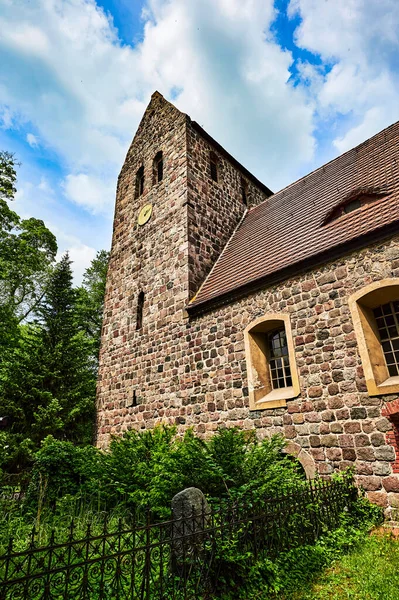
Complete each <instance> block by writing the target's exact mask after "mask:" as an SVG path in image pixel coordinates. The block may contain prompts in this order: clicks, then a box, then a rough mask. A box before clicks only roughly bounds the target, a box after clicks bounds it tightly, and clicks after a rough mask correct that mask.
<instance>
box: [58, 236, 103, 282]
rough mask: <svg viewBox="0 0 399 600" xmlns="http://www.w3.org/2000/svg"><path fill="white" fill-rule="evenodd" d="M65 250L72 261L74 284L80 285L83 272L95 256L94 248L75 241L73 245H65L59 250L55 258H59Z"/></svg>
mask: <svg viewBox="0 0 399 600" xmlns="http://www.w3.org/2000/svg"><path fill="white" fill-rule="evenodd" d="M65 251H68V253H69V258H70V259H71V261H72V270H73V275H74V284H75V285H80V284H81V283H82V279H83V275H84V272H85V271H86V269H87V267H89V266H90V263H91V261H92V260H93V258H95V256H96V250H95V248H91V247H90V246H86V245H85V244H82V243H81V242H78V243H75V245H73V244H72V245H68V246H66V247H65V248H64V250H63V251H62V252H59V254H58V257H57V258H58V259H59V258H60V257H61V256H62V254H64V252H65Z"/></svg>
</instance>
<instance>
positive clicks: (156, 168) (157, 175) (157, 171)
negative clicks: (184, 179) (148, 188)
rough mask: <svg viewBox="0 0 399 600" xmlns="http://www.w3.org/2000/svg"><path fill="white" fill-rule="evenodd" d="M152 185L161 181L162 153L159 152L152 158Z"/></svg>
mask: <svg viewBox="0 0 399 600" xmlns="http://www.w3.org/2000/svg"><path fill="white" fill-rule="evenodd" d="M152 173H153V176H152V185H155V184H156V183H159V182H160V181H162V179H163V153H162V150H160V151H159V152H158V153H157V154H156V155H155V158H154V163H153V169H152Z"/></svg>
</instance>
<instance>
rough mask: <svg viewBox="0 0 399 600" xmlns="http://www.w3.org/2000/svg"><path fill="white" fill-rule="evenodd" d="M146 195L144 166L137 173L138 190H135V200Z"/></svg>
mask: <svg viewBox="0 0 399 600" xmlns="http://www.w3.org/2000/svg"><path fill="white" fill-rule="evenodd" d="M143 193H144V167H143V165H142V166H141V167H140V168H139V170H138V171H137V173H136V188H135V194H134V195H135V198H139V197H140V196H142V195H143Z"/></svg>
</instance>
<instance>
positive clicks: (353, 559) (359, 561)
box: [294, 534, 399, 600]
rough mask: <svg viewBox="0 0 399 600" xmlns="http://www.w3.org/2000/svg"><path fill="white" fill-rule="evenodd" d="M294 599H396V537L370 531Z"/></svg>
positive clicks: (398, 595)
mask: <svg viewBox="0 0 399 600" xmlns="http://www.w3.org/2000/svg"><path fill="white" fill-rule="evenodd" d="M294 597H295V600H347V599H350V600H399V539H397V538H395V537H394V536H393V535H391V534H378V535H371V536H369V537H368V538H366V539H365V541H364V542H363V543H362V544H361V545H360V546H359V547H358V548H357V549H356V550H354V551H353V552H351V553H350V554H347V555H346V556H343V557H342V558H341V559H340V560H339V561H337V562H336V563H335V564H334V565H333V566H332V567H331V568H329V569H327V571H325V572H324V574H323V575H321V576H319V577H318V578H317V579H316V581H315V582H314V583H313V585H312V586H311V588H310V589H309V590H308V591H306V592H303V591H302V592H300V593H299V594H298V595H296V596H294Z"/></svg>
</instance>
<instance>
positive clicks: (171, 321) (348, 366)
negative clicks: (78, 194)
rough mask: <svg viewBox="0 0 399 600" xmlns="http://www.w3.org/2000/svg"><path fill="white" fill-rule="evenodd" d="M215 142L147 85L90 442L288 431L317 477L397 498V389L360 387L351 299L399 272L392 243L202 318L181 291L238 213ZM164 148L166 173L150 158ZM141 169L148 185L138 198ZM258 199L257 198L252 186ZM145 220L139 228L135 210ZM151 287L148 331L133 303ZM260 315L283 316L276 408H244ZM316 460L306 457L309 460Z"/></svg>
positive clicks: (379, 497) (235, 181)
mask: <svg viewBox="0 0 399 600" xmlns="http://www.w3.org/2000/svg"><path fill="white" fill-rule="evenodd" d="M211 148H212V147H211V145H210V144H209V142H208V141H206V140H203V139H200V137H198V132H197V131H194V130H193V129H192V126H191V124H190V121H189V119H188V118H187V117H186V115H183V114H182V113H180V112H179V111H178V110H177V109H175V108H174V107H173V106H172V105H171V104H169V103H167V102H166V101H165V100H164V99H163V98H162V96H160V95H159V94H155V95H154V96H153V99H152V101H151V103H150V105H149V107H148V109H147V111H146V113H145V115H144V118H143V120H142V122H141V124H140V127H139V130H138V132H137V134H136V136H135V139H134V141H133V143H132V146H131V148H130V150H129V152H128V155H127V158H126V162H125V165H124V167H123V169H122V172H121V175H120V178H119V181H118V189H117V202H116V210H115V221H114V235H113V245H112V253H111V262H110V268H109V274H108V279H107V289H106V300H105V318H104V325H103V336H102V347H101V353H100V374H99V382H98V445H99V446H102V447H105V446H106V445H107V444H108V442H109V439H110V436H111V435H112V434H116V435H118V434H122V433H123V432H124V431H126V430H127V429H130V428H135V429H138V430H139V429H143V428H152V427H154V425H156V424H157V423H161V422H162V423H170V424H176V425H177V427H178V429H179V430H180V431H183V430H184V429H185V428H187V427H193V428H194V430H195V431H196V432H197V433H198V434H199V435H203V436H206V435H210V434H211V433H212V432H214V431H215V430H216V429H217V428H218V427H220V426H223V427H226V426H227V427H228V426H232V425H237V426H240V427H243V428H246V429H252V428H256V429H257V431H258V434H259V436H260V437H262V436H269V435H271V434H273V433H282V434H283V435H284V436H285V437H286V438H288V440H290V442H291V446H292V447H294V448H296V449H297V450H296V453H297V454H298V456H302V457H304V459H306V463H307V469H308V472H311V471H312V469H313V468H314V467H316V468H317V471H318V472H319V473H320V474H321V475H329V474H330V473H332V472H333V471H336V470H339V469H342V468H344V467H346V466H349V465H352V464H354V465H355V467H356V473H357V477H358V481H359V483H361V484H362V485H363V486H364V487H365V489H366V490H367V492H368V494H369V496H370V498H371V499H372V500H373V501H375V502H378V503H380V504H381V505H383V506H388V502H389V505H390V506H392V507H393V506H396V505H398V504H399V485H398V479H397V477H396V474H395V473H396V472H397V465H398V462H397V461H396V450H395V448H396V443H395V439H396V438H395V428H394V424H393V423H392V420H391V419H389V418H388V416H384V415H383V414H382V409H383V407H384V406H385V403H386V402H387V401H393V400H395V399H396V398H395V396H389V397H370V396H369V395H368V393H367V390H366V385H365V379H364V374H363V369H362V364H361V360H360V356H359V352H358V346H357V340H356V336H355V333H354V330H353V323H352V320H351V314H350V311H349V307H348V297H349V296H350V295H351V294H352V293H354V292H355V291H357V290H359V289H360V288H362V287H363V286H365V285H367V284H369V283H371V282H372V281H378V280H381V279H384V278H389V277H399V238H395V239H392V240H390V241H388V242H386V243H380V244H375V245H373V246H371V247H369V248H367V249H364V250H361V251H358V252H354V253H352V254H350V255H348V256H345V257H343V258H342V259H340V260H337V261H334V262H332V263H329V264H326V265H325V266H323V267H321V268H319V269H316V270H314V271H312V272H307V273H300V274H298V276H297V277H294V278H291V279H290V280H287V281H284V282H281V283H280V284H277V285H274V286H272V287H269V288H267V289H264V290H262V291H260V292H257V293H252V294H250V295H248V297H246V298H243V299H241V300H239V301H234V302H233V301H232V302H231V303H230V304H228V305H225V306H223V307H220V308H218V309H215V310H213V311H211V312H209V313H207V314H205V315H202V316H199V317H197V318H190V319H189V318H188V317H187V313H186V311H185V307H186V305H187V302H188V299H189V297H190V296H191V294H192V293H193V292H194V291H195V290H196V289H197V288H198V285H199V284H200V282H201V280H202V279H203V277H204V276H205V273H207V272H208V271H209V269H210V268H211V267H212V264H213V262H214V260H215V259H216V258H217V256H218V254H220V252H221V251H222V248H223V245H224V244H225V241H226V239H227V238H228V237H229V235H230V232H232V230H233V229H234V227H235V226H236V224H237V222H238V221H239V219H240V217H241V215H242V214H243V211H244V210H245V208H244V207H243V205H242V198H241V194H240V191H241V173H240V170H239V169H237V168H235V167H233V165H232V164H230V162H229V161H228V160H227V158H226V156H222V155H221V156H220V160H221V181H220V183H219V184H214V182H212V181H210V180H209V177H208V175H207V170H206V169H207V166H205V162H206V159H207V156H208V153H209V151H210V150H211ZM159 150H162V151H163V154H164V161H165V167H164V179H163V181H162V182H160V183H158V184H155V185H153V183H152V161H153V158H154V156H155V155H156V153H157V152H158V151H159ZM141 164H143V165H144V168H145V175H146V178H145V182H146V183H145V189H144V194H143V196H141V197H140V198H135V189H134V188H135V185H134V184H135V175H136V172H137V169H138V168H139V167H140V166H141ZM249 191H250V193H249V196H250V198H252V202H253V203H255V204H256V203H258V202H259V201H260V200H261V199H262V197H263V196H262V192H261V190H257V189H256V187H252V188H251V189H250V190H249ZM149 202H151V203H152V204H153V215H152V217H151V220H150V222H149V223H147V224H146V225H145V226H143V227H139V226H138V224H137V215H138V212H139V210H140V208H141V207H142V206H143V205H144V204H147V203H149ZM140 291H144V293H145V302H144V315H143V327H142V328H141V329H140V330H137V329H136V309H137V298H138V294H139V292H140ZM267 313H287V314H289V316H290V321H291V327H292V334H293V338H294V343H295V355H296V363H297V367H298V371H299V375H300V390H301V392H300V395H299V396H298V398H295V399H293V400H289V401H287V406H286V407H284V408H276V409H268V410H262V411H250V410H249V399H248V382H247V363H246V359H245V351H244V330H245V328H246V327H247V325H248V324H249V323H251V322H252V321H253V320H255V319H256V318H258V317H260V316H263V315H265V314H267ZM312 465H313V466H312Z"/></svg>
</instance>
